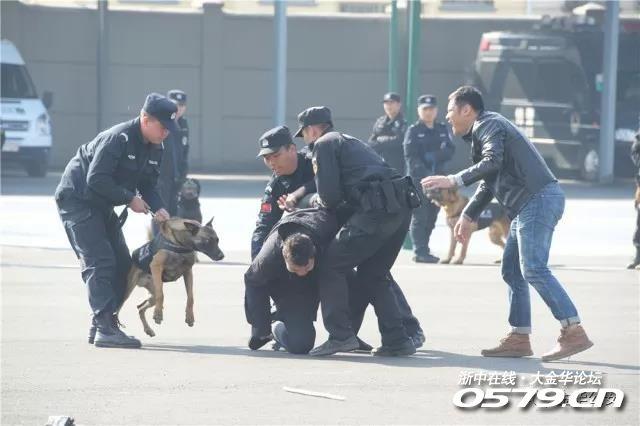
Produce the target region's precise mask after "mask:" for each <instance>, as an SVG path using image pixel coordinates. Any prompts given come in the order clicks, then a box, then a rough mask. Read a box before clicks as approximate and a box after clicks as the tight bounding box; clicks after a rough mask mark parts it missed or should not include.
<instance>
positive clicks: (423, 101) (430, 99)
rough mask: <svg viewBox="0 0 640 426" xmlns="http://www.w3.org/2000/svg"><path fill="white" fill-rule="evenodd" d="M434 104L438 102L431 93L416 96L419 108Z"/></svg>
mask: <svg viewBox="0 0 640 426" xmlns="http://www.w3.org/2000/svg"><path fill="white" fill-rule="evenodd" d="M436 105H438V102H437V101H436V97H435V96H433V95H422V96H420V97H419V98H418V106H419V107H420V108H428V107H434V106H436Z"/></svg>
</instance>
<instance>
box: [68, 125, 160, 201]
mask: <svg viewBox="0 0 640 426" xmlns="http://www.w3.org/2000/svg"><path fill="white" fill-rule="evenodd" d="M161 159H162V145H156V144H152V143H148V142H146V141H144V139H143V137H142V131H141V129H140V119H139V118H136V119H133V120H131V121H126V122H124V123H120V124H117V125H115V126H113V127H112V128H110V129H108V130H105V131H103V132H101V133H100V134H98V136H96V137H95V139H93V140H92V141H91V142H89V143H86V144H84V145H82V146H81V147H80V148H79V149H78V152H77V153H76V155H75V156H74V157H73V158H72V159H71V160H70V161H69V163H68V164H67V167H66V168H65V170H64V173H63V174H62V179H61V180H60V183H59V184H58V187H57V188H56V199H60V198H61V197H67V196H70V197H73V198H75V199H78V200H82V201H86V202H88V203H89V204H91V205H92V206H94V207H97V208H100V209H111V208H112V207H113V206H119V205H123V204H124V205H127V204H129V202H130V201H131V199H132V198H133V197H134V196H135V195H136V191H140V194H141V195H142V198H143V199H144V200H145V201H146V202H147V204H149V207H151V210H152V211H154V212H155V211H157V210H159V209H161V208H163V202H162V199H161V198H160V196H159V195H158V192H157V190H156V183H157V179H158V173H159V167H160V162H161Z"/></svg>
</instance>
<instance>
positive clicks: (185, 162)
mask: <svg viewBox="0 0 640 426" xmlns="http://www.w3.org/2000/svg"><path fill="white" fill-rule="evenodd" d="M167 97H168V98H169V99H170V100H172V101H173V102H175V104H176V106H177V112H176V124H177V126H176V130H175V131H173V132H171V133H169V137H167V139H165V141H164V142H163V145H164V153H163V155H162V164H161V166H160V177H159V178H158V191H159V192H160V196H161V197H162V199H163V201H164V203H165V206H166V209H167V211H168V212H169V214H170V215H171V216H175V215H176V213H177V210H178V193H179V192H180V187H181V185H182V183H183V182H184V180H185V178H186V177H187V173H188V169H189V159H188V156H189V126H188V124H187V120H186V119H185V118H184V113H185V112H186V110H187V95H186V94H185V93H184V92H183V91H182V90H170V91H169V92H167ZM157 233H158V227H157V226H155V225H154V234H157Z"/></svg>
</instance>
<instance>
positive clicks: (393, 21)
mask: <svg viewBox="0 0 640 426" xmlns="http://www.w3.org/2000/svg"><path fill="white" fill-rule="evenodd" d="M397 76H398V1H397V0H392V1H391V17H390V19H389V81H388V84H387V87H388V89H389V92H397V91H398V77H397Z"/></svg>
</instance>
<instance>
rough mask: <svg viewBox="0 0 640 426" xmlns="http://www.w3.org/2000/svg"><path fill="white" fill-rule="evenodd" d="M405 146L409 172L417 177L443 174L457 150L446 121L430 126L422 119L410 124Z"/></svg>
mask: <svg viewBox="0 0 640 426" xmlns="http://www.w3.org/2000/svg"><path fill="white" fill-rule="evenodd" d="M403 148H404V158H405V160H406V162H407V172H408V173H409V174H410V175H411V177H413V178H415V179H422V178H424V177H425V176H431V175H434V174H442V173H443V172H444V165H445V163H446V162H447V161H449V160H451V158H452V157H453V153H454V152H455V147H454V145H453V142H451V138H450V137H449V129H447V126H446V125H445V124H444V123H442V122H435V123H433V127H431V128H429V127H428V126H427V125H426V124H425V123H424V122H423V121H422V120H418V121H416V122H415V123H414V124H412V125H411V126H409V129H408V130H407V133H406V135H405V138H404V143H403Z"/></svg>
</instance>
